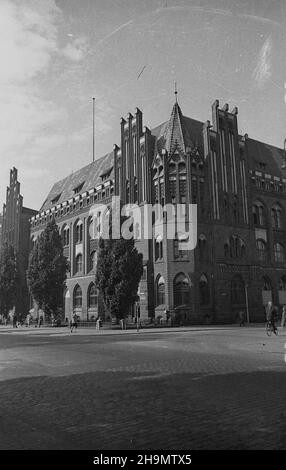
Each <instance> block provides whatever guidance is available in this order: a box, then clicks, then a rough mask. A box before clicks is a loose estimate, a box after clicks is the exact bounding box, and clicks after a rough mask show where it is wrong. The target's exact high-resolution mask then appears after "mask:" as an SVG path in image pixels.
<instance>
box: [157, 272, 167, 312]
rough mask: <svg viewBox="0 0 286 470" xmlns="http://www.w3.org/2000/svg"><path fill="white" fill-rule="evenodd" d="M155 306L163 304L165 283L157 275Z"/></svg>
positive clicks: (161, 277)
mask: <svg viewBox="0 0 286 470" xmlns="http://www.w3.org/2000/svg"><path fill="white" fill-rule="evenodd" d="M156 293H157V298H156V306H157V307H158V306H159V305H163V304H164V303H165V281H164V278H163V276H161V275H159V276H158V278H157V285H156Z"/></svg>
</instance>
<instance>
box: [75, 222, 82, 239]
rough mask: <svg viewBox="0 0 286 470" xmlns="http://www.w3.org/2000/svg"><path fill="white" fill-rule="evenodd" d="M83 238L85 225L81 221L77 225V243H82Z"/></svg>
mask: <svg viewBox="0 0 286 470" xmlns="http://www.w3.org/2000/svg"><path fill="white" fill-rule="evenodd" d="M82 236H83V223H82V222H81V221H79V222H78V223H77V224H76V238H75V239H76V243H81V242H82Z"/></svg>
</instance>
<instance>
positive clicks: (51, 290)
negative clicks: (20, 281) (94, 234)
mask: <svg viewBox="0 0 286 470" xmlns="http://www.w3.org/2000/svg"><path fill="white" fill-rule="evenodd" d="M67 270H68V261H67V259H66V257H65V256H64V254H63V243H62V238H61V236H60V233H59V230H58V227H57V224H56V222H55V220H54V219H53V220H52V221H51V222H49V223H48V224H47V226H46V228H45V230H44V231H43V232H42V233H41V235H40V236H39V238H38V240H37V242H36V243H35V246H34V248H33V250H32V252H31V253H30V257H29V265H28V270H27V283H28V287H29V291H30V294H31V295H32V297H33V298H34V300H35V301H36V302H37V304H38V306H39V308H41V309H43V310H44V312H45V313H46V314H48V315H49V316H51V315H54V316H55V317H56V316H58V314H59V309H60V307H61V306H62V304H63V292H64V288H65V280H66V273H67Z"/></svg>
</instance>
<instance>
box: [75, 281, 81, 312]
mask: <svg viewBox="0 0 286 470" xmlns="http://www.w3.org/2000/svg"><path fill="white" fill-rule="evenodd" d="M73 306H74V308H77V307H81V306H82V290H81V288H80V286H79V285H78V284H77V285H76V286H75V288H74V291H73Z"/></svg>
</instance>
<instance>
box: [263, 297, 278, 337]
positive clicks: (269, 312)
mask: <svg viewBox="0 0 286 470" xmlns="http://www.w3.org/2000/svg"><path fill="white" fill-rule="evenodd" d="M277 310H278V309H277V307H274V305H273V303H272V301H271V300H269V301H268V303H267V305H266V307H265V314H266V321H267V322H268V323H270V324H271V326H272V328H273V331H274V332H275V331H276V325H275V319H276V311H277Z"/></svg>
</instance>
